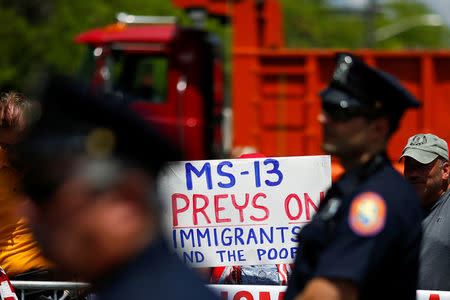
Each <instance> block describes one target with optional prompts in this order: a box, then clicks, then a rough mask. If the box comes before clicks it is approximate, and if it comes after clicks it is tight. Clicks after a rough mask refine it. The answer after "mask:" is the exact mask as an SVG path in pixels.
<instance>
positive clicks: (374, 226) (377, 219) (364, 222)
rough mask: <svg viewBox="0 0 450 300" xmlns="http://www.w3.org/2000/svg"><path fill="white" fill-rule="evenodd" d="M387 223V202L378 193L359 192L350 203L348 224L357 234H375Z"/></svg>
mask: <svg viewBox="0 0 450 300" xmlns="http://www.w3.org/2000/svg"><path fill="white" fill-rule="evenodd" d="M385 223H386V203H385V201H384V199H383V197H381V196H380V195H379V194H378V193H375V192H363V193H360V194H358V195H357V196H356V197H355V198H353V201H352V203H351V205H350V212H349V214H348V224H349V225H350V228H351V229H352V230H353V232H355V233H356V234H357V235H360V236H374V235H376V234H377V233H379V232H380V231H381V230H383V228H384V225H385Z"/></svg>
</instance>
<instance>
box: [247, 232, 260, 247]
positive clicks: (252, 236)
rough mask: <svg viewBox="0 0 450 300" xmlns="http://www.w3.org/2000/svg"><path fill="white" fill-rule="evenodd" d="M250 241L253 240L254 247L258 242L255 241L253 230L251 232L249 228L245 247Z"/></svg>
mask: <svg viewBox="0 0 450 300" xmlns="http://www.w3.org/2000/svg"><path fill="white" fill-rule="evenodd" d="M250 239H253V241H254V243H255V245H256V244H258V240H257V239H256V234H255V230H253V228H250V229H249V231H248V238H247V245H248V244H250Z"/></svg>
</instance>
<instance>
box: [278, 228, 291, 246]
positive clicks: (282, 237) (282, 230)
mask: <svg viewBox="0 0 450 300" xmlns="http://www.w3.org/2000/svg"><path fill="white" fill-rule="evenodd" d="M275 229H276V230H279V231H280V233H281V242H282V243H284V231H285V230H288V229H289V227H277V228H275Z"/></svg>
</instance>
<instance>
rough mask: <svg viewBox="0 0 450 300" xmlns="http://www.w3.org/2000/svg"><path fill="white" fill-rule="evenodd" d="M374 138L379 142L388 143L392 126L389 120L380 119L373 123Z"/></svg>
mask: <svg viewBox="0 0 450 300" xmlns="http://www.w3.org/2000/svg"><path fill="white" fill-rule="evenodd" d="M372 127H373V131H374V137H375V139H376V140H377V141H386V142H387V140H388V137H389V130H390V124H389V120H388V119H387V118H378V119H375V120H373V121H372Z"/></svg>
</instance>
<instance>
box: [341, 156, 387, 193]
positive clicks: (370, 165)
mask: <svg viewBox="0 0 450 300" xmlns="http://www.w3.org/2000/svg"><path fill="white" fill-rule="evenodd" d="M387 162H389V159H388V157H387V154H386V152H382V153H379V154H377V155H375V156H373V157H372V158H371V159H370V160H369V161H368V162H366V163H364V164H361V165H359V166H358V167H356V168H354V169H352V170H351V171H348V172H345V173H344V175H342V177H341V178H340V179H339V180H338V181H337V182H336V183H335V186H336V188H337V189H338V191H339V193H340V194H351V193H353V191H354V189H355V188H356V187H357V186H358V185H359V183H360V182H361V181H363V180H365V179H366V178H367V177H368V176H370V175H371V174H373V173H375V172H376V171H378V170H379V169H380V167H381V166H383V165H385V164H386V163H387Z"/></svg>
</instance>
